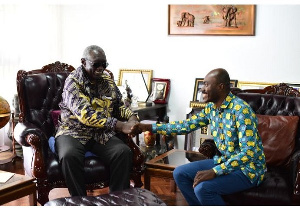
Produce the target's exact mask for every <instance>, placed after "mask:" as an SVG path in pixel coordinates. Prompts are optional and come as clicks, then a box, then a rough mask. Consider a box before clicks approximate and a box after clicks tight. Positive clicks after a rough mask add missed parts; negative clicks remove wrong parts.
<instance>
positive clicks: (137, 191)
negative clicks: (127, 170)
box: [45, 188, 166, 206]
mask: <svg viewBox="0 0 300 208" xmlns="http://www.w3.org/2000/svg"><path fill="white" fill-rule="evenodd" d="M45 206H166V204H165V203H164V202H163V201H162V200H161V199H159V198H158V197H157V196H156V195H155V194H154V193H152V192H151V191H148V190H147V189H141V188H130V189H127V190H123V191H115V192H113V193H109V194H102V195H99V196H73V197H63V198H59V199H54V200H52V201H49V202H47V203H46V204H45Z"/></svg>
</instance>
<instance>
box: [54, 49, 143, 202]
mask: <svg viewBox="0 0 300 208" xmlns="http://www.w3.org/2000/svg"><path fill="white" fill-rule="evenodd" d="M81 63H82V65H81V66H80V67H79V68H77V69H76V70H74V71H73V72H72V73H70V75H69V76H68V77H67V79H66V81H65V85H64V90H63V94H62V101H61V103H60V108H61V111H62V112H61V123H60V125H59V128H58V131H57V134H56V150H57V153H58V156H59V161H60V163H61V166H62V172H63V175H64V177H65V180H66V183H67V187H68V190H69V192H70V194H71V195H72V196H85V195H86V189H85V180H84V155H85V152H86V151H90V152H92V153H94V154H95V155H97V156H99V157H100V158H102V161H103V162H105V164H106V165H109V167H110V184H109V188H110V191H118V190H123V189H126V188H129V186H130V180H129V175H130V171H131V168H132V152H131V150H130V148H129V147H128V146H127V145H126V144H125V143H124V142H123V141H122V140H121V139H119V138H118V137H116V133H117V132H123V133H126V134H128V133H130V132H131V127H132V126H133V125H134V124H136V123H137V121H138V119H137V117H136V116H135V115H134V113H133V112H132V111H131V110H130V109H127V108H125V106H124V104H123V102H122V100H121V98H122V95H121V93H120V91H119V89H118V88H117V86H116V85H115V83H114V80H112V79H111V78H110V76H108V75H106V74H104V73H103V72H104V70H105V69H106V67H107V66H108V63H107V61H106V55H105V53H104V51H103V49H102V48H100V47H99V46H95V45H92V46H89V47H87V48H86V49H85V50H84V53H83V57H82V59H81ZM123 120H125V121H126V122H123Z"/></svg>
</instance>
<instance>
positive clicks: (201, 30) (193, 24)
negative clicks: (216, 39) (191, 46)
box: [168, 4, 256, 36]
mask: <svg viewBox="0 0 300 208" xmlns="http://www.w3.org/2000/svg"><path fill="white" fill-rule="evenodd" d="M255 10H256V6H255V5H194V4H186V5H177V4H176V5H169V7H168V34H169V35H236V36H254V35H255Z"/></svg>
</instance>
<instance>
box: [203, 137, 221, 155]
mask: <svg viewBox="0 0 300 208" xmlns="http://www.w3.org/2000/svg"><path fill="white" fill-rule="evenodd" d="M199 152H200V153H202V154H203V155H204V156H206V157H207V158H210V159H211V158H213V156H215V155H216V154H220V152H219V150H218V149H217V147H216V145H215V142H214V140H213V139H206V140H205V141H204V142H203V143H202V144H201V145H200V147H199Z"/></svg>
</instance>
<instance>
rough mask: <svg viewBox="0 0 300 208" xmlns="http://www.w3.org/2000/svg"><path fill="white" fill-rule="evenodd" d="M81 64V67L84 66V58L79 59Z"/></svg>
mask: <svg viewBox="0 0 300 208" xmlns="http://www.w3.org/2000/svg"><path fill="white" fill-rule="evenodd" d="M81 63H82V65H83V66H85V63H86V62H85V59H84V58H81Z"/></svg>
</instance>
